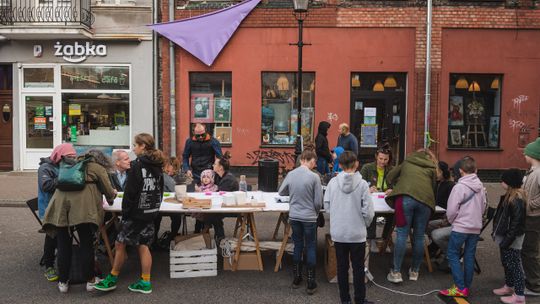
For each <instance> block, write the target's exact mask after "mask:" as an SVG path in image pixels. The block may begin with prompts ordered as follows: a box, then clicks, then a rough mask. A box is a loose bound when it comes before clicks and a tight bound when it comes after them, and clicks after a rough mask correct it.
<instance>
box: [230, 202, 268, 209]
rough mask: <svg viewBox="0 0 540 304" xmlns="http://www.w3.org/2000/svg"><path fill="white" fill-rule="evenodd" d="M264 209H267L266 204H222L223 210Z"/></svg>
mask: <svg viewBox="0 0 540 304" xmlns="http://www.w3.org/2000/svg"><path fill="white" fill-rule="evenodd" d="M264 207H266V203H265V202H246V203H240V204H233V203H223V204H221V208H264Z"/></svg>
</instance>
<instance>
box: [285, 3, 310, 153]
mask: <svg viewBox="0 0 540 304" xmlns="http://www.w3.org/2000/svg"><path fill="white" fill-rule="evenodd" d="M308 3H309V0H293V5H294V10H293V14H294V18H295V19H296V20H297V21H298V42H297V43H291V44H290V45H296V46H298V72H297V75H296V77H297V78H296V80H297V81H296V86H297V94H296V101H297V103H298V104H297V111H298V116H297V117H298V118H297V123H296V125H297V129H296V145H295V150H294V153H295V154H296V157H297V158H298V156H299V155H300V154H301V153H302V150H303V138H302V47H303V46H304V45H309V44H307V43H306V44H304V41H303V38H302V35H303V31H304V20H305V19H306V17H307V13H308Z"/></svg>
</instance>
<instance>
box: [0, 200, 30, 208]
mask: <svg viewBox="0 0 540 304" xmlns="http://www.w3.org/2000/svg"><path fill="white" fill-rule="evenodd" d="M0 207H19V208H23V207H26V201H14V200H9V201H8V200H0Z"/></svg>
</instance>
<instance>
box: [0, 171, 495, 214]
mask: <svg viewBox="0 0 540 304" xmlns="http://www.w3.org/2000/svg"><path fill="white" fill-rule="evenodd" d="M247 182H248V184H250V185H253V186H254V189H256V184H257V178H256V177H248V178H247ZM484 185H485V187H486V189H487V192H488V202H489V204H490V206H492V207H497V204H498V203H499V197H500V196H501V195H502V194H503V193H504V192H503V190H502V188H501V186H500V184H499V183H484ZM34 197H37V172H3V173H0V207H24V206H26V204H25V202H26V201H27V200H29V199H31V198H34Z"/></svg>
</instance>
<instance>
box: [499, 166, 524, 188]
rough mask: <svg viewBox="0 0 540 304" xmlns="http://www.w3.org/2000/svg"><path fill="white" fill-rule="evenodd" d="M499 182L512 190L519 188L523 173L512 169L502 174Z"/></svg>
mask: <svg viewBox="0 0 540 304" xmlns="http://www.w3.org/2000/svg"><path fill="white" fill-rule="evenodd" d="M501 181H502V182H504V183H505V184H507V185H508V186H509V187H512V188H521V185H523V173H521V170H519V169H516V168H512V169H508V170H506V171H504V172H503V174H502V176H501Z"/></svg>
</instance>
